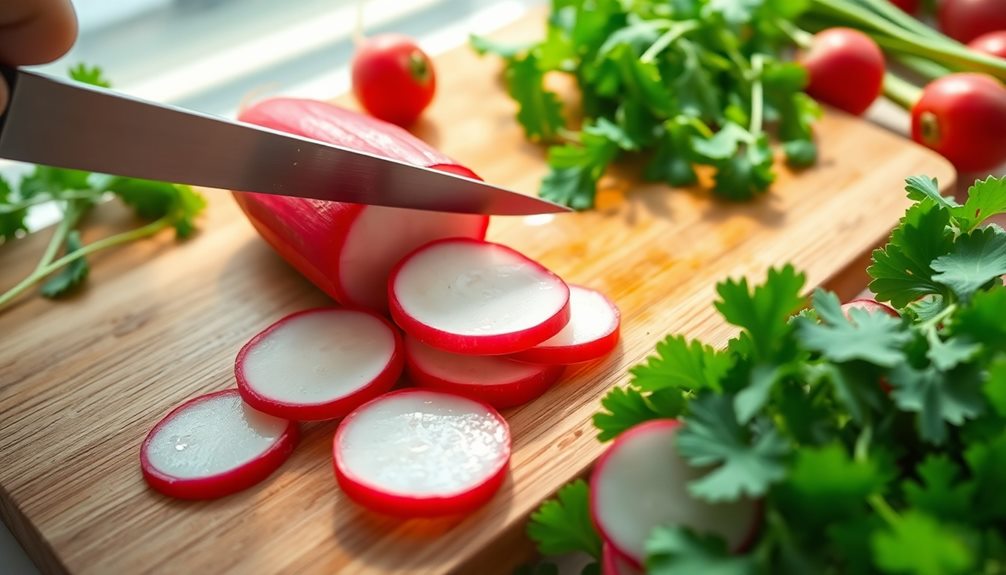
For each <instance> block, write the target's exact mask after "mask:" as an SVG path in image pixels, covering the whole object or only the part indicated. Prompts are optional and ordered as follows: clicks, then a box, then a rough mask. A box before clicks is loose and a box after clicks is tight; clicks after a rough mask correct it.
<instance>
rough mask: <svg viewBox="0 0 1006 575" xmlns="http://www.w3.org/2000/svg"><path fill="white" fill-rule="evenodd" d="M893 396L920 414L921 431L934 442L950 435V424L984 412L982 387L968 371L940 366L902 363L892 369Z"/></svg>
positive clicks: (924, 437)
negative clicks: (949, 371) (955, 371)
mask: <svg viewBox="0 0 1006 575" xmlns="http://www.w3.org/2000/svg"><path fill="white" fill-rule="evenodd" d="M890 380H891V385H892V386H893V387H894V390H893V391H892V392H891V398H892V399H893V400H894V402H895V403H896V404H897V406H898V407H899V408H900V409H903V410H905V411H910V412H915V413H918V414H919V434H920V435H921V437H922V438H923V439H924V440H926V441H928V442H930V443H933V444H937V445H938V444H941V443H943V442H944V441H946V439H947V429H946V424H947V423H950V424H953V425H961V424H962V423H964V421H965V420H968V419H974V418H975V417H977V416H978V415H979V414H981V413H982V410H983V408H984V405H985V402H984V400H983V397H982V393H981V387H980V384H979V382H978V381H976V379H975V378H973V377H969V376H968V375H967V374H954V375H952V376H951V375H948V374H945V373H943V372H940V371H937V369H936V368H933V367H929V368H926V369H921V370H920V369H916V368H914V367H912V366H911V365H908V364H900V365H898V366H896V367H895V368H894V369H892V370H891V372H890Z"/></svg>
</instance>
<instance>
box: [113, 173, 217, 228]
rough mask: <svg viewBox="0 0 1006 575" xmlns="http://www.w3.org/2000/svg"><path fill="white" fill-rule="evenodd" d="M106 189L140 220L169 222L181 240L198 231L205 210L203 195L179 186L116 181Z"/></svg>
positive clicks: (124, 179) (116, 179) (132, 179)
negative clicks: (134, 212) (160, 219)
mask: <svg viewBox="0 0 1006 575" xmlns="http://www.w3.org/2000/svg"><path fill="white" fill-rule="evenodd" d="M106 189H108V191H110V192H112V193H114V194H115V195H116V196H118V197H119V199H121V200H122V201H123V202H124V203H126V204H127V205H129V206H132V208H133V209H134V210H135V211H136V213H137V215H139V216H140V217H141V218H146V219H149V220H156V219H159V218H164V217H167V218H169V219H170V222H171V225H173V226H174V228H175V233H176V234H177V235H178V237H179V238H186V237H188V236H190V235H191V234H192V232H193V231H195V218H196V216H198V215H199V214H200V213H202V211H203V209H204V208H205V207H206V200H205V198H203V196H202V195H200V194H199V193H198V192H196V191H195V190H193V189H192V188H191V187H189V186H184V185H180V184H169V183H166V182H155V181H152V180H141V179H138V178H123V177H114V178H111V179H110V180H109V181H108V182H107V184H106Z"/></svg>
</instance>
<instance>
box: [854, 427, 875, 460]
mask: <svg viewBox="0 0 1006 575" xmlns="http://www.w3.org/2000/svg"><path fill="white" fill-rule="evenodd" d="M871 441H873V426H871V425H869V424H867V425H864V426H863V431H861V432H860V433H859V437H857V438H856V447H855V449H854V451H853V454H852V458H853V460H854V461H859V462H862V461H866V460H867V458H868V457H869V455H870V442H871Z"/></svg>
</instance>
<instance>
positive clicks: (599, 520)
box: [590, 419, 760, 566]
mask: <svg viewBox="0 0 1006 575" xmlns="http://www.w3.org/2000/svg"><path fill="white" fill-rule="evenodd" d="M679 428H680V425H679V423H678V422H677V421H676V420H667V419H661V420H654V421H649V422H646V423H642V424H639V425H637V426H635V427H633V428H632V429H630V430H628V431H626V432H624V433H623V434H622V435H620V436H619V437H618V438H617V439H616V440H615V442H614V443H613V444H612V445H611V446H610V447H608V450H607V451H606V452H605V453H604V455H602V456H601V458H600V459H599V460H598V462H597V465H596V467H595V469H594V472H593V476H592V477H591V483H590V490H591V514H592V515H593V518H594V522H595V524H596V525H597V527H598V530H599V531H600V532H601V536H602V537H603V538H604V539H605V540H606V541H607V542H609V543H610V544H611V546H612V548H613V549H614V550H615V551H616V552H618V553H619V554H621V555H622V556H624V557H625V558H627V559H629V560H630V561H632V562H633V563H634V564H635V565H636V566H639V565H641V564H642V562H643V560H644V559H645V550H644V545H645V542H646V539H647V538H648V537H649V535H650V533H651V532H652V531H653V529H654V528H655V527H657V526H659V525H682V526H686V527H689V528H691V529H693V530H695V531H696V532H699V533H712V534H716V535H719V536H721V537H723V538H724V539H725V540H726V542H727V545H728V546H729V548H730V549H731V550H733V551H737V550H739V549H741V548H742V547H743V546H744V545H745V544H747V543H749V542H750V540H751V539H752V538H753V537H754V534H755V533H756V531H757V528H758V523H759V521H760V511H759V506H758V504H757V503H756V502H755V501H751V500H741V501H739V502H735V503H723V504H710V503H706V502H704V501H701V500H699V499H696V498H694V497H692V496H691V494H689V492H688V483H690V482H691V481H693V480H695V479H698V478H699V477H702V475H703V474H704V471H703V470H701V469H696V468H695V467H692V466H691V465H689V463H688V462H687V461H685V460H684V459H682V458H681V457H680V456H679V455H678V454H677V448H676V447H675V435H676V433H677V431H678V429H679Z"/></svg>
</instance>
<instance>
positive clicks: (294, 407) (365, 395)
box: [234, 307, 405, 421]
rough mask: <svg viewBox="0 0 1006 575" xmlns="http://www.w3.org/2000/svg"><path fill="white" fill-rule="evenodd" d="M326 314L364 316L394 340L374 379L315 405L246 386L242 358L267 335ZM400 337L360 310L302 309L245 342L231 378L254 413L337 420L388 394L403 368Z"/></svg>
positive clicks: (384, 321)
mask: <svg viewBox="0 0 1006 575" xmlns="http://www.w3.org/2000/svg"><path fill="white" fill-rule="evenodd" d="M328 311H351V312H359V313H363V314H366V315H368V316H370V317H373V318H374V319H376V320H379V321H380V322H381V323H382V324H384V325H385V326H386V327H387V328H388V329H389V330H391V334H392V335H393V336H394V338H395V344H394V345H395V347H394V350H393V351H392V353H391V358H390V359H389V360H388V364H387V365H386V366H385V368H384V369H383V370H382V371H381V373H380V374H378V376H377V377H376V378H374V379H373V380H371V381H370V383H368V384H367V385H364V386H363V387H360V388H358V389H357V390H356V391H354V392H352V393H349V394H347V395H343V396H341V397H337V398H335V399H332V400H329V401H322V402H318V403H291V402H288V401H283V400H279V399H275V398H271V397H268V396H265V395H263V394H261V393H259V392H258V391H256V390H255V389H254V387H252V385H251V384H249V383H248V379H247V378H246V377H245V373H244V362H245V356H247V355H248V353H249V352H250V351H251V350H252V349H253V348H254V347H255V346H256V345H257V344H258V343H259V342H260V341H261V340H262V339H264V338H265V337H266V336H268V335H269V334H271V333H272V332H273V331H275V330H276V329H278V328H279V327H280V326H281V325H282V324H284V323H286V322H288V321H290V320H292V319H295V318H297V317H300V316H302V315H307V314H312V313H318V312H328ZM403 345H404V344H403V342H402V334H401V333H399V331H398V328H397V327H395V326H394V324H392V323H391V322H390V321H388V320H387V319H385V318H384V317H382V316H380V315H377V314H376V313H374V312H373V311H371V310H370V309H367V308H363V307H315V308H310V309H305V310H301V311H297V312H294V313H291V314H289V315H286V316H283V317H282V318H280V319H278V320H276V321H275V322H273V323H272V324H270V325H269V326H268V327H266V328H265V329H264V330H262V331H261V332H259V333H258V334H256V335H255V337H253V338H251V339H250V340H248V343H246V344H244V345H243V346H242V347H241V350H240V351H238V355H237V358H236V359H235V360H234V376H235V378H236V379H237V384H238V393H240V394H241V399H243V400H244V402H245V403H247V404H248V405H250V406H251V407H254V408H255V409H257V410H259V411H261V412H263V413H268V414H269V415H275V416H276V417H282V418H284V419H294V420H298V421H320V420H324V419H337V418H339V417H343V416H344V415H346V414H347V413H349V412H350V411H352V410H353V409H355V408H356V407H358V406H360V405H362V404H363V403H366V402H367V401H370V400H371V399H374V398H376V397H378V396H380V395H381V394H382V393H384V392H386V391H388V390H389V389H391V388H392V387H394V386H395V382H396V381H398V377H399V376H400V375H401V374H402V369H403V368H404V365H405V361H404V358H403V356H404V353H403V352H402V347H403Z"/></svg>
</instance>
